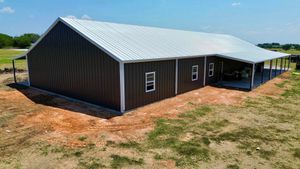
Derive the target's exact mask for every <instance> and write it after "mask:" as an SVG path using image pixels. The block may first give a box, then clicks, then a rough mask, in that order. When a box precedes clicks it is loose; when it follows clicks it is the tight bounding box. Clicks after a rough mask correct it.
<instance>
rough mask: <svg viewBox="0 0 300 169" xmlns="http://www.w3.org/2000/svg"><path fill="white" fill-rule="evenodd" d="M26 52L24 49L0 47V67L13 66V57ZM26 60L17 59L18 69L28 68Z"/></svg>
mask: <svg viewBox="0 0 300 169" xmlns="http://www.w3.org/2000/svg"><path fill="white" fill-rule="evenodd" d="M22 53H24V52H23V51H15V50H11V49H0V69H5V68H12V62H11V59H12V58H14V57H16V56H18V55H20V54H22ZM26 67H27V65H26V61H25V60H17V61H16V68H18V69H26Z"/></svg>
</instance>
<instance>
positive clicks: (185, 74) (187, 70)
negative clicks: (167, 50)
mask: <svg viewBox="0 0 300 169" xmlns="http://www.w3.org/2000/svg"><path fill="white" fill-rule="evenodd" d="M193 65H198V80H196V81H192V66H193ZM203 71H204V58H203V57H200V58H189V59H179V60H178V94H181V93H184V92H188V91H191V90H194V89H198V88H200V87H203V79H204V78H203V76H204V72H203Z"/></svg>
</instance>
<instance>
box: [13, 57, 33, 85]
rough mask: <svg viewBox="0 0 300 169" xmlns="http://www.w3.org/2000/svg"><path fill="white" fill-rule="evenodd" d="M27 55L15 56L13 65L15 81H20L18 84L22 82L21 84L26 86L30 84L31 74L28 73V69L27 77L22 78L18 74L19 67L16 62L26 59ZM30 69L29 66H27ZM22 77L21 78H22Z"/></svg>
mask: <svg viewBox="0 0 300 169" xmlns="http://www.w3.org/2000/svg"><path fill="white" fill-rule="evenodd" d="M26 59H27V57H26V55H20V56H17V57H15V58H13V59H12V66H13V78H14V82H15V83H18V84H21V85H25V86H29V83H30V82H29V74H28V70H27V75H26V76H27V77H26V79H25V80H24V78H20V77H19V76H18V73H19V71H18V68H17V66H16V63H17V62H18V61H19V60H26ZM27 69H28V67H27ZM20 79H21V80H20Z"/></svg>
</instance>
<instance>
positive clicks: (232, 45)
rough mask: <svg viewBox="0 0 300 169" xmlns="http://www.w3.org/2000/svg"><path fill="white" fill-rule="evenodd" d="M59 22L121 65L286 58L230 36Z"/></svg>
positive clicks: (65, 19)
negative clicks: (174, 60)
mask: <svg viewBox="0 0 300 169" xmlns="http://www.w3.org/2000/svg"><path fill="white" fill-rule="evenodd" d="M58 20H60V21H62V22H63V23H65V24H67V25H68V26H70V27H71V28H72V29H74V30H75V31H77V32H78V33H80V34H81V35H82V36H84V37H85V38H87V39H88V40H89V41H91V42H92V43H94V44H95V45H97V46H98V47H99V48H101V49H103V50H104V51H106V52H107V53H108V54H110V55H111V56H112V57H114V58H115V59H117V60H118V61H121V62H137V61H150V60H163V59H171V58H185V57H193V56H204V55H219V56H221V57H228V58H232V59H236V60H240V61H245V62H249V63H258V62H261V61H265V60H271V59H275V58H279V57H284V56H288V54H285V53H279V52H273V51H268V50H265V49H262V48H259V47H257V46H255V45H253V44H251V43H249V42H246V41H243V40H241V39H238V38H236V37H233V36H230V35H223V34H211V33H201V32H191V31H182V30H174V29H163V28H154V27H145V26H135V25H125V24H116V23H107V22H97V21H90V20H80V19H70V18H59V19H58Z"/></svg>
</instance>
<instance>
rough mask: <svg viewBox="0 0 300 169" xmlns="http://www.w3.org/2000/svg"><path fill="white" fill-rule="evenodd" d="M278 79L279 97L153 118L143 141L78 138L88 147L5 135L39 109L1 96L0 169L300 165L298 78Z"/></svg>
mask: <svg viewBox="0 0 300 169" xmlns="http://www.w3.org/2000/svg"><path fill="white" fill-rule="evenodd" d="M280 78H282V80H281V81H282V82H281V83H279V84H277V87H274V88H275V89H276V90H277V89H278V90H282V91H284V92H283V94H282V95H278V96H276V97H272V96H257V97H255V98H247V100H246V101H245V102H244V103H243V104H241V105H197V104H193V105H192V106H190V107H195V108H194V109H192V110H190V111H187V112H185V113H182V114H180V115H179V116H177V117H176V118H172V119H165V118H163V119H158V120H156V122H155V124H154V129H153V130H151V131H149V132H148V133H147V134H146V135H145V137H143V138H142V139H138V141H134V140H130V139H129V140H127V141H123V142H119V141H108V140H105V137H100V136H101V134H99V138H98V139H97V140H93V139H94V138H93V137H89V138H87V136H85V135H84V134H83V135H82V136H80V137H79V136H74V139H75V141H78V140H80V141H82V142H83V141H84V142H83V143H86V144H85V146H83V147H74V148H70V147H66V146H63V145H54V144H51V143H44V144H41V145H38V144H37V143H36V141H33V140H30V141H27V139H30V138H32V137H34V136H37V138H39V137H38V136H39V135H38V132H36V131H26V130H25V129H23V128H25V127H26V126H21V128H22V131H20V132H19V131H18V132H14V131H13V132H11V133H5V129H6V128H5V127H10V125H12V124H15V123H12V119H13V117H14V116H16V115H18V113H20V112H36V111H37V110H38V107H37V108H36V109H34V110H28V107H26V106H27V105H24V106H19V107H17V106H15V103H13V102H5V101H2V100H1V98H0V100H1V101H0V107H2V108H3V111H2V113H0V124H1V125H2V126H0V127H1V129H2V128H3V131H4V132H1V133H0V136H1V137H0V150H1V154H0V168H15V166H18V167H19V168H26V164H27V165H29V164H28V163H26V162H27V161H28V160H30V161H32V162H33V164H34V163H35V162H37V161H39V160H40V159H38V158H42V159H41V160H43V159H49V161H50V162H48V163H46V162H47V161H46V162H45V163H44V162H43V165H47V166H48V168H64V167H65V166H63V167H62V166H61V165H63V164H66V163H72V164H73V166H76V167H77V168H88V169H94V168H103V167H106V168H163V167H162V166H161V164H165V162H168V165H169V164H170V168H171V167H173V166H171V164H173V165H174V164H175V165H176V167H177V168H228V169H238V168H249V164H251V167H252V168H275V169H279V168H292V169H293V168H299V167H297V166H299V165H300V162H299V160H298V159H299V158H300V149H299V140H300V138H299V130H298V129H299V127H300V123H299V122H300V75H296V74H293V75H291V76H290V77H289V76H280ZM253 94H255V93H253ZM47 98H48V97H47ZM224 99H226V98H224ZM46 100H47V99H46ZM48 100H49V98H48ZM50 100H51V99H50ZM23 130H24V131H23ZM42 134H45V133H44V132H43V133H42ZM24 140H25V141H24ZM105 141H106V144H105ZM98 143H104V144H103V145H102V144H98ZM257 147H259V149H257ZM20 152H21V153H20ZM22 154H25V155H23V156H22ZM28 154H29V156H30V155H32V154H33V155H32V157H28ZM34 158H37V159H34ZM24 161H25V162H24ZM170 161H171V162H170ZM169 162H170V163H169ZM24 163H25V165H24ZM60 164H61V165H60ZM218 164H220V165H218ZM59 165H60V166H59ZM68 167H69V166H66V167H65V168H68ZM28 168H35V166H29V167H28ZM45 168H46V167H45ZM69 168H72V167H69Z"/></svg>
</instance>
